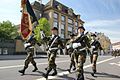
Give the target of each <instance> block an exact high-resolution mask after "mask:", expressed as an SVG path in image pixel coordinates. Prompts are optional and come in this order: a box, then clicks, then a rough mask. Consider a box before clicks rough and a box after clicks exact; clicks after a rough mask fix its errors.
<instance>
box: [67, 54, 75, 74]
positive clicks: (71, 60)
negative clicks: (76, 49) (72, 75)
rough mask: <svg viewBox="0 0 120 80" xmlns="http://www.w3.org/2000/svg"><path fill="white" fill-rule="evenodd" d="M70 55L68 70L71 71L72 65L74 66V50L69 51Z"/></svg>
mask: <svg viewBox="0 0 120 80" xmlns="http://www.w3.org/2000/svg"><path fill="white" fill-rule="evenodd" d="M69 56H70V67H69V69H68V71H69V72H70V71H71V69H72V66H73V64H74V63H73V60H74V59H73V57H72V52H69Z"/></svg>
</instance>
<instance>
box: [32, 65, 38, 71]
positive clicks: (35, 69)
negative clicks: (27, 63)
mask: <svg viewBox="0 0 120 80" xmlns="http://www.w3.org/2000/svg"><path fill="white" fill-rule="evenodd" d="M33 66H34V67H35V68H34V70H32V72H36V71H37V70H38V68H37V65H36V64H33Z"/></svg>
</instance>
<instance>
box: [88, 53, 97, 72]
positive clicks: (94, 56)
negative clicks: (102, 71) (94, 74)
mask: <svg viewBox="0 0 120 80" xmlns="http://www.w3.org/2000/svg"><path fill="white" fill-rule="evenodd" d="M97 58H98V53H97V52H96V53H93V54H91V55H90V60H91V64H92V69H93V70H96V62H97Z"/></svg>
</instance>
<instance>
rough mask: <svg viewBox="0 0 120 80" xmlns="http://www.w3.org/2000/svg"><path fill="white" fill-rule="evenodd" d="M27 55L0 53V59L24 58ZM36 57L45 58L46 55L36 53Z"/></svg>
mask: <svg viewBox="0 0 120 80" xmlns="http://www.w3.org/2000/svg"><path fill="white" fill-rule="evenodd" d="M26 56H27V55H0V60H19V59H25V58H26ZM37 58H47V55H36V56H35V59H37Z"/></svg>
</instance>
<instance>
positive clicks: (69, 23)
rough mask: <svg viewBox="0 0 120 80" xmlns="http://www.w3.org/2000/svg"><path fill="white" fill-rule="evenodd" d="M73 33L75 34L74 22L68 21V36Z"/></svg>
mask: <svg viewBox="0 0 120 80" xmlns="http://www.w3.org/2000/svg"><path fill="white" fill-rule="evenodd" d="M71 33H73V20H72V19H68V35H70V34H71Z"/></svg>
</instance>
